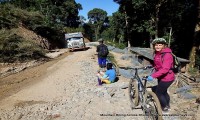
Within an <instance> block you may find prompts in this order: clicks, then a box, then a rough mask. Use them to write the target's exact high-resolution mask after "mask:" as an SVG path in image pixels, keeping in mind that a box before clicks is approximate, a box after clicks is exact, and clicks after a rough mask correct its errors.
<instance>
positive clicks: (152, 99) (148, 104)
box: [143, 91, 163, 120]
mask: <svg viewBox="0 0 200 120" xmlns="http://www.w3.org/2000/svg"><path fill="white" fill-rule="evenodd" d="M143 111H144V114H145V119H146V120H163V119H162V109H161V105H160V101H159V100H158V98H157V96H156V94H155V93H153V92H151V91H147V92H146V94H145V106H144V108H143Z"/></svg>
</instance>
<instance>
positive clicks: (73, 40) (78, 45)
mask: <svg viewBox="0 0 200 120" xmlns="http://www.w3.org/2000/svg"><path fill="white" fill-rule="evenodd" d="M65 41H66V43H67V44H66V45H67V46H66V47H67V48H69V49H70V50H71V51H74V50H77V49H83V50H85V49H86V46H85V42H84V37H83V34H82V33H81V32H75V33H67V34H65Z"/></svg>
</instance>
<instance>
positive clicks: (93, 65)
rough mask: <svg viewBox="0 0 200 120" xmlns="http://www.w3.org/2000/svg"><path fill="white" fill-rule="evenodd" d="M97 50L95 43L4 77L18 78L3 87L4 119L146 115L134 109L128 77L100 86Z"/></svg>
mask: <svg viewBox="0 0 200 120" xmlns="http://www.w3.org/2000/svg"><path fill="white" fill-rule="evenodd" d="M94 54H95V47H94V46H91V49H88V50H86V51H77V52H73V53H72V54H65V55H63V56H62V57H59V59H57V60H54V61H52V62H49V63H45V64H42V65H40V66H37V67H34V68H31V69H28V70H25V71H23V72H21V73H19V74H15V75H11V76H9V77H6V78H4V80H5V79H7V80H8V81H9V80H12V81H14V80H13V79H15V80H16V81H15V82H13V84H12V85H10V87H8V88H7V89H5V90H4V91H1V94H2V95H3V96H2V97H1V101H0V120H80V119H82V120H100V119H101V120H102V119H104V120H110V119H112V120H119V119H120V120H141V119H143V117H141V116H135V115H136V114H142V112H141V110H134V111H132V110H131V109H130V104H129V99H128V96H127V89H122V88H123V87H124V86H126V85H127V84H128V80H127V79H126V78H123V77H122V76H120V77H119V81H118V82H116V83H113V84H110V85H103V86H96V85H97V77H96V71H97V68H98V67H97V62H96V61H97V60H96V58H95V57H94ZM25 81H26V82H25ZM16 84H17V85H16ZM12 86H14V88H12ZM11 88H12V89H11ZM8 91H9V92H8Z"/></svg>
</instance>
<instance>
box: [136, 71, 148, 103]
mask: <svg viewBox="0 0 200 120" xmlns="http://www.w3.org/2000/svg"><path fill="white" fill-rule="evenodd" d="M138 69H139V68H135V69H134V70H135V74H134V76H133V80H134V79H136V80H137V81H138V90H139V100H140V102H141V103H142V107H143V106H144V104H145V103H144V94H145V93H146V83H147V81H146V80H145V81H144V84H143V83H142V80H141V78H140V77H139V75H138Z"/></svg>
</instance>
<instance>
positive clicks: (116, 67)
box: [112, 62, 119, 76]
mask: <svg viewBox="0 0 200 120" xmlns="http://www.w3.org/2000/svg"><path fill="white" fill-rule="evenodd" d="M112 64H113V68H114V69H115V72H116V75H117V76H119V67H118V65H117V64H116V63H115V62H112Z"/></svg>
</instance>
